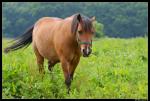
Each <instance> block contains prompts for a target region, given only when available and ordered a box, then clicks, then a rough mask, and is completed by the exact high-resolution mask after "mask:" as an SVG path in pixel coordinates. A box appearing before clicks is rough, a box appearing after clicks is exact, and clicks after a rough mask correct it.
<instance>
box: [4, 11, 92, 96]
mask: <svg viewBox="0 0 150 101" xmlns="http://www.w3.org/2000/svg"><path fill="white" fill-rule="evenodd" d="M93 21H95V16H93V17H91V18H89V17H87V16H85V15H82V14H80V13H76V14H74V15H72V16H69V17H66V18H64V19H62V18H57V17H42V18H40V19H39V20H38V21H37V22H35V24H33V25H32V26H31V27H29V28H28V29H27V30H26V31H25V32H24V33H23V34H22V35H21V36H19V37H17V38H16V39H15V40H13V41H14V42H13V43H12V45H10V46H8V47H6V48H5V49H4V52H5V53H8V52H11V51H15V50H18V49H20V48H23V47H27V46H29V45H30V44H31V43H32V46H33V50H34V53H35V56H36V61H37V64H38V67H39V73H40V74H45V71H44V67H43V63H44V59H47V60H48V69H49V71H52V67H54V65H55V64H57V63H61V67H62V70H63V74H64V79H65V82H64V83H65V84H66V87H67V89H68V93H69V91H70V85H71V81H72V80H73V75H74V71H75V69H76V67H77V65H78V63H79V61H80V57H81V56H83V57H88V56H89V55H90V54H91V52H92V38H93V36H94V32H95V30H94V27H93Z"/></svg>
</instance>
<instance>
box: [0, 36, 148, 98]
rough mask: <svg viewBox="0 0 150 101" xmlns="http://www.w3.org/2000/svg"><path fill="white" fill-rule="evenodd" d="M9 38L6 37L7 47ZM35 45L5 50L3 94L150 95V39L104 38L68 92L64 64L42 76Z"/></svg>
mask: <svg viewBox="0 0 150 101" xmlns="http://www.w3.org/2000/svg"><path fill="white" fill-rule="evenodd" d="M7 41H8V40H6V39H5V40H4V39H3V40H2V42H3V43H2V47H3V48H4V47H6V45H7ZM31 46H32V45H30V46H29V47H28V48H26V49H21V50H18V51H16V52H12V53H9V54H4V53H2V98H3V99H4V98H101V99H103V98H132V99H148V39H147V38H133V39H119V38H102V39H98V40H96V41H94V42H93V53H92V54H91V55H90V57H88V58H83V57H81V60H80V63H79V65H78V67H77V69H76V71H75V75H74V80H73V82H72V85H71V92H70V95H68V94H67V93H66V92H67V90H66V86H65V84H64V77H63V72H62V69H61V67H60V64H57V65H55V67H54V68H53V72H49V71H48V66H47V60H46V61H45V64H44V68H45V71H46V73H45V76H44V79H43V80H42V79H41V75H40V74H39V73H38V68H37V65H36V58H35V55H34V53H33V50H32V47H31Z"/></svg>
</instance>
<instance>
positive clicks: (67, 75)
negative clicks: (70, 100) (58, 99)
mask: <svg viewBox="0 0 150 101" xmlns="http://www.w3.org/2000/svg"><path fill="white" fill-rule="evenodd" d="M61 65H62V69H63V73H64V77H65V84H66V86H67V89H68V94H69V91H70V85H71V76H70V71H69V68H70V67H71V64H70V63H69V62H68V61H66V60H65V59H63V60H62V61H61Z"/></svg>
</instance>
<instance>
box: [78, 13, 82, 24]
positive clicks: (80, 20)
mask: <svg viewBox="0 0 150 101" xmlns="http://www.w3.org/2000/svg"><path fill="white" fill-rule="evenodd" d="M77 20H78V21H79V22H80V23H82V17H81V15H80V14H77Z"/></svg>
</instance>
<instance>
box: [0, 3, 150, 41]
mask: <svg viewBox="0 0 150 101" xmlns="http://www.w3.org/2000/svg"><path fill="white" fill-rule="evenodd" d="M75 13H81V14H84V15H86V16H88V17H92V16H95V17H96V20H97V22H98V23H99V24H101V27H103V28H101V29H102V31H103V33H104V35H105V36H108V37H120V38H131V37H139V36H145V35H148V3H144V2H124V3H121V2H115V3H114V2H90V3H89V2H76V3H73V2H59V3H56V2H55V3H47V2H36V3H29V2H26V3H25V2H5V3H4V2H3V3H2V36H3V37H16V36H18V35H20V34H22V32H23V31H25V30H26V29H27V28H28V27H29V26H31V25H33V24H34V23H35V22H36V21H37V20H38V19H39V18H41V17H44V16H50V17H60V18H66V17H68V16H71V15H73V14H75ZM99 29H100V28H99ZM97 34H99V33H97ZM98 36H99V35H97V37H98Z"/></svg>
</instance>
